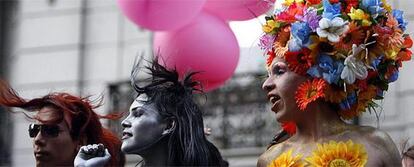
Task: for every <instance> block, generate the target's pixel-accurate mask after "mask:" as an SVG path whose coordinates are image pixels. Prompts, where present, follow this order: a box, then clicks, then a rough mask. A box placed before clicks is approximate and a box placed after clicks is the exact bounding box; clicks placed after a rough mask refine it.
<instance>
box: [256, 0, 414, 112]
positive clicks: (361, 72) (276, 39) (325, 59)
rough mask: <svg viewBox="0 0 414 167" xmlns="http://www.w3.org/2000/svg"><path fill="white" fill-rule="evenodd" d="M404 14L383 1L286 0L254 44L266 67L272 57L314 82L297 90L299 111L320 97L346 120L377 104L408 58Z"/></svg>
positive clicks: (269, 17)
mask: <svg viewBox="0 0 414 167" xmlns="http://www.w3.org/2000/svg"><path fill="white" fill-rule="evenodd" d="M406 27H407V22H406V21H405V20H404V18H403V12H402V11H400V10H392V9H391V7H390V5H389V4H387V2H386V1H385V0H286V1H285V2H284V3H283V5H282V9H279V10H276V12H275V14H274V15H272V16H268V17H266V24H265V25H263V31H264V32H265V33H264V35H263V36H262V37H261V38H260V44H259V46H260V47H261V48H262V49H263V50H265V51H266V53H267V56H268V58H267V67H270V65H271V63H272V61H273V59H274V58H275V57H282V58H284V60H286V62H287V64H288V68H289V69H290V70H292V71H294V72H295V73H297V74H300V75H307V76H311V77H312V78H313V79H312V80H310V81H308V82H305V83H304V84H302V85H301V86H300V87H299V88H298V90H297V92H296V96H295V97H296V102H297V104H298V106H299V108H300V109H301V110H304V109H305V108H306V107H307V105H308V104H309V103H310V102H312V101H315V100H316V99H319V98H324V100H325V101H327V102H331V103H334V104H338V107H339V108H340V112H339V114H340V115H341V117H342V118H344V119H351V118H354V117H355V116H358V115H360V114H361V113H362V112H365V110H366V109H367V108H368V109H374V107H375V106H376V104H375V102H374V101H373V100H378V99H383V97H384V91H386V90H387V89H388V84H389V83H391V82H394V81H396V80H397V78H398V71H399V68H400V67H402V62H403V61H408V60H410V59H411V55H412V53H411V51H410V48H411V47H412V45H413V42H412V40H411V38H410V36H409V35H408V34H404V31H405V30H406Z"/></svg>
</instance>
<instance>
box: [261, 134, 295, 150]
mask: <svg viewBox="0 0 414 167" xmlns="http://www.w3.org/2000/svg"><path fill="white" fill-rule="evenodd" d="M289 137H290V135H289V134H288V133H287V132H286V131H285V130H281V131H279V132H278V133H276V135H275V136H274V137H273V139H272V141H271V142H270V143H269V145H268V146H267V149H269V148H270V147H272V146H273V145H276V144H279V143H282V142H284V141H285V140H287V139H289Z"/></svg>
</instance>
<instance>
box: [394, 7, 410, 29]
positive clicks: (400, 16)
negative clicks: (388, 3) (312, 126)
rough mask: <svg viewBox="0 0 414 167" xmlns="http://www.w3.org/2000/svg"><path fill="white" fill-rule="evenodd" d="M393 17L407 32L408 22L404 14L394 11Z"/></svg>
mask: <svg viewBox="0 0 414 167" xmlns="http://www.w3.org/2000/svg"><path fill="white" fill-rule="evenodd" d="M392 15H393V16H394V17H395V19H397V21H398V24H399V27H400V28H401V29H402V30H403V31H405V30H406V29H407V24H408V22H407V21H405V20H404V12H403V11H401V10H397V9H394V10H392Z"/></svg>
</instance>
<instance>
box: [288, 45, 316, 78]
mask: <svg viewBox="0 0 414 167" xmlns="http://www.w3.org/2000/svg"><path fill="white" fill-rule="evenodd" d="M285 60H286V62H287V64H288V67H289V69H290V70H291V71H293V72H295V73H297V74H300V75H306V71H308V69H309V68H310V67H311V66H312V63H313V58H312V56H311V50H310V49H308V48H303V49H302V50H300V51H298V52H286V54H285Z"/></svg>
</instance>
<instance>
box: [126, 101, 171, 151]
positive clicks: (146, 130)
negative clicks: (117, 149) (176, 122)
mask: <svg viewBox="0 0 414 167" xmlns="http://www.w3.org/2000/svg"><path fill="white" fill-rule="evenodd" d="M140 100H143V98H142V97H141V98H140V97H138V98H137V99H135V100H134V102H133V103H132V104H131V107H130V109H129V115H128V117H127V118H125V119H124V120H123V121H122V127H124V131H123V133H122V135H123V136H122V146H121V150H122V151H123V152H124V153H127V154H140V153H141V152H142V151H145V150H146V149H148V148H150V147H151V146H152V145H154V144H156V143H155V142H157V141H158V140H159V139H161V137H162V135H163V134H162V133H163V131H164V130H165V129H166V128H167V125H166V122H165V121H163V120H164V119H162V118H161V115H160V114H159V113H158V110H157V109H156V107H155V106H154V105H153V104H145V103H144V102H142V101H140Z"/></svg>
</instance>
